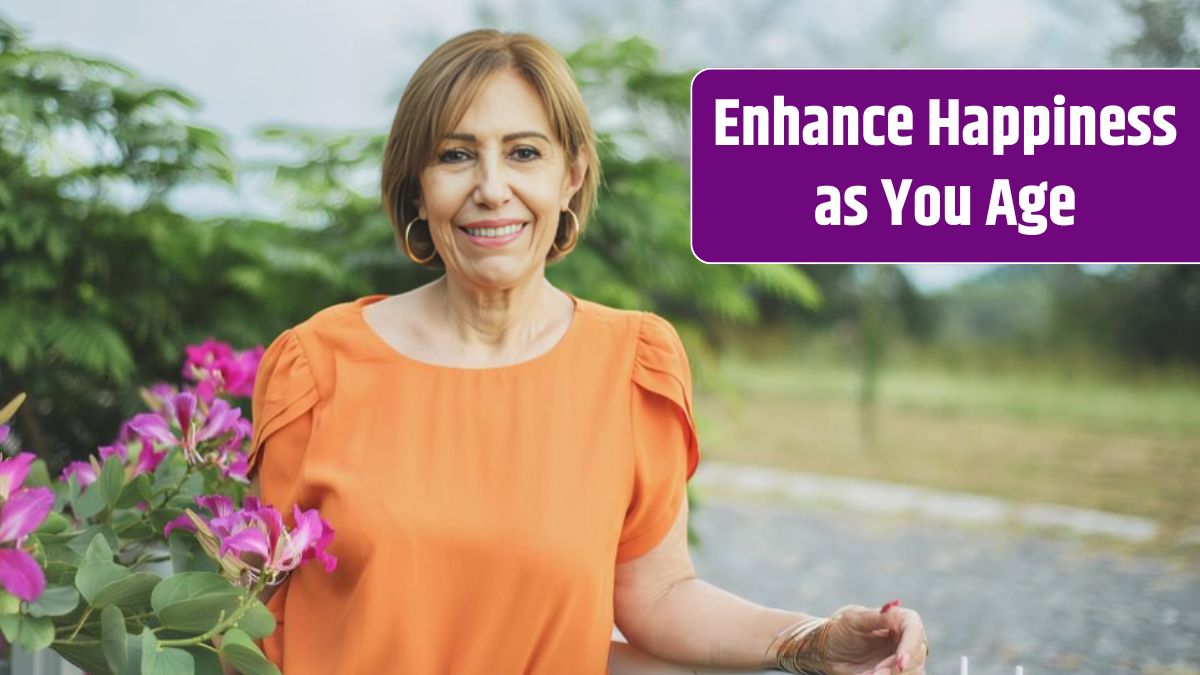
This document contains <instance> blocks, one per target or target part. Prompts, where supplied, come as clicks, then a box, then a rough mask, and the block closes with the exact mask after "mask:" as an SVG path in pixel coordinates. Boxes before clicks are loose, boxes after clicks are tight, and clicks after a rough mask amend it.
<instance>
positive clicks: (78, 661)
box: [54, 642, 109, 673]
mask: <svg viewBox="0 0 1200 675" xmlns="http://www.w3.org/2000/svg"><path fill="white" fill-rule="evenodd" d="M54 651H55V652H58V655H59V656H61V657H63V658H64V659H66V660H67V661H70V662H71V663H72V664H74V665H75V666H78V667H79V668H80V669H82V670H83V671H84V672H85V673H107V672H109V669H108V661H106V660H105V659H104V650H103V648H102V647H101V645H90V644H89V645H65V644H62V643H61V642H60V643H58V644H56V645H54Z"/></svg>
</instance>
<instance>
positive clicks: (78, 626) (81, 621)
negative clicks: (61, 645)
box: [67, 605, 95, 642]
mask: <svg viewBox="0 0 1200 675" xmlns="http://www.w3.org/2000/svg"><path fill="white" fill-rule="evenodd" d="M93 609H95V608H94V607H93V606H92V605H88V606H87V609H85V610H83V616H81V617H79V623H78V624H76V626H75V630H74V631H72V632H71V635H70V636H69V637H68V638H67V642H70V641H72V640H74V639H75V636H76V635H79V631H80V629H82V628H83V624H84V623H85V622H86V621H87V618H88V617H89V616H91V615H92V610H93Z"/></svg>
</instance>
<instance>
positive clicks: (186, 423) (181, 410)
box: [171, 391, 196, 435]
mask: <svg viewBox="0 0 1200 675" xmlns="http://www.w3.org/2000/svg"><path fill="white" fill-rule="evenodd" d="M171 410H172V411H173V412H174V414H175V421H176V422H178V423H179V428H180V429H182V430H183V433H184V434H185V435H186V434H187V432H188V430H189V429H190V428H191V427H192V418H193V417H195V416H196V397H195V395H193V394H189V393H188V392H186V391H185V392H183V393H181V394H178V395H176V396H175V398H174V399H172V400H171Z"/></svg>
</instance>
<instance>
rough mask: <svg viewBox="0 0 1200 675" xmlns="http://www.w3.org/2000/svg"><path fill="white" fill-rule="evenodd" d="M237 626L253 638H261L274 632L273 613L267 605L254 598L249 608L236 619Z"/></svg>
mask: <svg viewBox="0 0 1200 675" xmlns="http://www.w3.org/2000/svg"><path fill="white" fill-rule="evenodd" d="M237 627H238V628H241V629H242V630H244V631H246V634H247V635H249V636H250V637H251V638H253V639H255V640H261V639H263V638H265V637H267V636H268V635H270V634H271V633H274V632H275V615H273V614H271V610H269V609H267V606H266V605H264V604H262V603H261V602H259V601H258V600H255V601H254V603H253V604H252V605H250V609H249V610H247V611H246V613H245V614H243V615H242V618H240V619H238V622H237Z"/></svg>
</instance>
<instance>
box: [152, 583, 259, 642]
mask: <svg viewBox="0 0 1200 675" xmlns="http://www.w3.org/2000/svg"><path fill="white" fill-rule="evenodd" d="M242 593H243V591H242V590H241V589H239V588H238V587H236V586H234V585H233V584H232V583H230V582H229V581H227V580H226V579H225V578H224V577H222V576H220V575H217V574H211V573H208V572H183V573H180V574H176V575H174V576H171V577H168V578H166V579H164V580H163V582H162V583H161V584H159V585H158V588H156V589H155V590H154V594H153V596H151V598H150V606H151V607H153V608H154V613H155V614H157V615H158V618H159V619H160V620H161V621H162V624H163V625H164V626H167V627H170V628H172V629H176V630H182V631H190V632H196V633H201V632H204V631H206V630H208V629H210V628H212V627H213V626H215V625H217V621H218V620H219V619H220V617H221V614H222V612H224V614H225V616H229V614H230V613H231V612H233V610H234V609H235V608H236V607H237V606H238V603H239V601H240V600H241V597H242Z"/></svg>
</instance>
